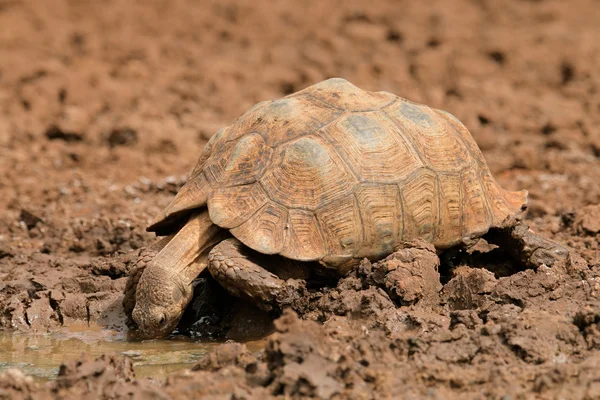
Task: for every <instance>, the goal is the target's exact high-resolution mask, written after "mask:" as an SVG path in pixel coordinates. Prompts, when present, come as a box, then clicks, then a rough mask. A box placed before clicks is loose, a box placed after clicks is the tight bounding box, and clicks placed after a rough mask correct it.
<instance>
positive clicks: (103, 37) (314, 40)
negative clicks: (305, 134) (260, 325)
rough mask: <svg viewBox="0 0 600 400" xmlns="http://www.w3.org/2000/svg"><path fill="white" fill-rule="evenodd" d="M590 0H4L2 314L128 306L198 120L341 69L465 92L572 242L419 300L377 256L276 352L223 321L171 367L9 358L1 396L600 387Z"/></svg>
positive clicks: (472, 123)
mask: <svg viewBox="0 0 600 400" xmlns="http://www.w3.org/2000/svg"><path fill="white" fill-rule="evenodd" d="M599 7H600V3H599V2H598V1H597V0H570V1H568V2H566V1H561V0H501V1H492V0H436V1H428V2H425V1H422V2H418V1H408V0H405V1H401V0H399V1H394V0H370V1H368V2H364V1H358V0H356V1H355V0H352V1H338V2H334V1H317V0H307V1H302V2H293V1H283V0H275V1H266V0H264V1H258V0H256V1H243V0H238V1H231V0H219V1H216V0H215V1H208V0H206V1H191V0H188V1H184V0H172V1H166V0H165V1H144V2H130V1H125V0H106V1H96V2H85V1H74V0H72V1H68V0H64V1H61V0H47V1H33V0H32V1H20V0H0V329H1V330H6V331H8V330H21V331H28V332H29V331H36V332H46V331H48V330H56V329H59V328H60V327H61V326H66V325H68V324H69V323H71V322H76V321H81V320H83V321H88V322H94V323H100V324H101V325H103V326H106V327H109V328H116V329H121V327H122V326H123V320H122V311H121V309H120V301H121V297H120V296H121V292H122V290H123V288H124V285H125V279H126V274H127V271H128V268H129V267H130V265H131V262H132V260H133V259H135V257H136V255H137V253H136V251H137V250H138V249H139V248H141V247H142V246H145V245H147V244H149V243H150V242H151V241H152V240H153V235H150V234H148V233H146V232H145V230H144V228H145V226H146V225H147V224H148V223H149V221H150V220H151V219H152V217H153V216H154V215H156V214H157V213H158V212H159V210H160V209H162V208H163V207H164V206H165V205H166V204H167V203H168V202H169V201H170V199H171V198H172V197H173V195H174V194H175V193H176V191H177V190H178V188H179V187H181V185H182V184H183V183H184V182H185V180H186V174H187V173H188V172H189V171H190V170H191V168H192V167H193V166H194V164H195V161H196V159H197V157H198V156H199V154H200V151H201V149H202V147H203V146H204V144H205V143H206V141H207V139H208V138H210V136H211V135H212V134H213V133H214V132H216V130H217V129H218V128H220V127H222V126H226V125H228V124H230V123H231V122H232V121H233V120H234V119H235V118H236V117H237V116H239V115H241V114H242V113H243V112H245V111H246V110H247V109H248V108H250V107H251V106H252V105H253V104H255V103H256V102H258V101H261V100H267V99H274V98H278V97H282V96H285V95H287V94H290V93H292V92H295V91H297V90H300V89H303V88H305V87H307V86H309V85H311V84H313V83H316V82H318V81H321V80H323V79H326V78H329V77H334V76H340V77H343V78H345V79H348V80H349V81H351V82H352V83H354V84H356V85H357V86H359V87H361V88H364V89H367V90H387V91H390V92H393V93H396V94H398V95H400V96H402V97H405V98H408V99H410V100H413V101H416V102H422V103H426V104H428V105H430V106H433V107H436V108H441V109H444V110H447V111H450V112H451V113H453V114H454V115H456V116H457V117H458V118H459V119H460V120H461V121H463V122H464V123H465V124H466V126H467V127H468V128H469V130H470V131H471V133H472V134H473V136H474V138H475V139H476V141H477V143H478V144H479V146H480V147H481V149H482V151H483V153H484V155H485V157H486V160H487V161H488V164H489V166H490V168H491V170H492V172H493V173H494V175H495V177H496V179H497V180H498V181H499V183H500V184H501V185H502V186H503V187H504V188H506V189H510V190H517V189H527V190H529V193H530V209H529V213H528V215H527V222H528V223H529V225H530V226H531V227H532V228H533V229H534V230H536V231H537V232H540V233H542V234H543V235H545V236H547V237H551V238H554V239H555V240H558V241H560V242H562V243H564V244H567V245H568V246H570V248H571V249H572V250H573V252H574V254H576V255H577V256H576V257H575V258H574V261H573V262H572V265H570V266H567V267H565V268H562V269H557V270H548V269H543V268H542V269H539V270H535V271H534V270H527V271H516V270H511V271H510V273H506V271H500V270H497V269H496V270H494V269H493V268H487V267H486V265H485V262H484V263H483V264H484V265H481V262H480V263H479V264H478V265H476V264H477V263H476V262H473V263H471V264H469V263H466V264H467V265H462V266H461V267H459V268H456V269H455V270H453V271H450V272H448V275H447V276H445V278H444V277H442V278H443V279H442V283H443V284H444V288H443V289H442V291H441V292H440V293H437V289H439V288H437V289H435V290H433V292H431V290H430V289H427V284H425V283H423V282H422V281H419V282H421V283H422V284H423V285H424V286H423V287H422V288H421V289H419V290H421V295H416V296H414V297H413V298H412V300H408V301H406V300H402V299H400V300H398V299H395V298H391V299H390V298H389V297H388V296H387V295H386V294H385V293H383V292H381V291H378V290H376V289H374V284H373V282H372V280H370V278H369V272H368V271H370V270H369V268H371V267H372V268H376V267H373V266H363V267H364V268H363V270H364V271H367V272H364V271H363V274H362V275H361V274H360V273H357V274H356V275H355V276H353V277H348V278H346V279H345V280H343V281H341V282H340V283H339V284H338V286H337V287H336V288H333V289H332V292H331V293H326V294H323V296H322V298H320V299H318V300H315V302H316V303H315V304H317V303H318V302H320V303H318V304H320V305H319V307H320V308H319V307H317V308H316V310H317V311H315V309H311V310H304V311H306V312H304V313H303V312H302V311H299V313H300V317H303V318H301V319H298V317H297V316H296V315H295V314H292V313H289V314H285V315H284V316H283V317H282V318H281V319H279V320H278V321H276V333H275V334H274V336H272V337H271V338H270V339H269V341H268V344H267V349H266V350H265V351H264V352H259V353H257V354H251V353H249V352H248V351H247V349H245V348H244V347H243V346H242V345H238V344H227V345H225V346H224V347H222V348H221V350H219V351H217V352H215V353H213V354H211V356H210V357H207V358H206V359H205V360H204V361H201V362H200V363H199V364H198V365H196V366H195V367H194V371H189V370H188V371H184V372H181V373H178V374H175V375H173V376H171V377H169V380H168V381H167V383H166V384H165V385H162V386H161V385H155V384H152V383H149V382H147V381H144V380H138V381H136V380H135V378H134V375H133V372H132V367H131V362H130V361H129V360H128V359H126V358H123V357H121V358H118V357H117V358H114V357H113V358H111V356H108V355H107V356H106V357H103V358H101V359H98V360H91V359H90V360H86V359H82V360H80V361H78V362H77V363H75V362H74V363H72V364H69V365H65V366H64V367H63V368H62V369H61V372H60V374H62V375H60V376H59V379H58V380H57V381H56V382H55V383H53V384H52V385H53V386H52V387H51V388H50V387H42V386H40V385H37V384H35V383H32V382H31V380H28V378H26V377H24V376H22V375H19V374H18V373H16V372H14V371H13V372H11V374H12V375H11V374H8V375H7V374H4V375H1V376H0V398H1V397H2V396H3V395H6V396H15V397H19V396H21V397H22V398H25V397H26V396H27V395H32V396H34V397H36V398H43V397H44V396H45V397H62V398H69V397H70V396H80V395H82V394H85V393H92V394H94V395H96V396H97V397H102V398H115V397H127V396H129V395H133V394H135V395H139V396H142V395H143V396H154V397H155V398H167V397H173V398H184V397H186V398H189V396H193V395H207V396H213V397H217V396H223V397H222V398H238V399H240V398H266V397H267V396H291V397H303V396H304V397H307V396H312V397H320V398H330V397H332V396H338V397H340V398H345V397H355V398H385V397H396V396H405V397H407V398H423V397H427V398H498V399H500V398H503V399H509V398H586V397H587V398H590V399H591V398H599V397H600V373H599V372H598V371H599V370H600V369H599V367H600V353H599V349H600V301H598V299H597V296H598V290H599V289H600V265H599V263H600V247H599V245H598V239H599V237H600V72H598V71H599V70H600V40H598V39H599V38H600V24H599V23H598V9H599ZM579 256H580V257H581V258H579ZM480 261H481V260H480ZM419 265H420V264H419ZM482 267H483V268H482ZM486 268H487V269H486ZM490 271H491V272H490ZM417 275H418V273H417ZM423 276H425V277H426V276H427V275H426V274H425V275H423ZM413 278H414V277H413ZM417 281H418V279H417ZM425 281H427V279H425ZM428 290H429V292H428ZM336 291H338V292H339V293H338V294H335V293H336ZM430 292H431V293H434V297H435V296H438V297H435V299H434V301H433V302H432V301H430V300H431V299H430V297H428V296H429V295H426V294H427V293H430ZM336 296H337V297H336ZM400 297H401V296H400ZM340 299H346V301H342V300H340ZM425 299H429V300H427V301H425ZM314 321H318V322H317V323H316V322H314ZM315 371H318V374H316V373H315ZM111 396H112V397H111ZM503 396H504V397H503ZM507 396H508V397H507Z"/></svg>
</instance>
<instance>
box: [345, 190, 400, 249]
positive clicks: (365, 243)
mask: <svg viewBox="0 0 600 400" xmlns="http://www.w3.org/2000/svg"><path fill="white" fill-rule="evenodd" d="M356 199H357V201H358V206H359V211H360V214H361V219H362V225H363V240H362V246H361V247H360V249H359V250H358V252H357V253H356V254H355V255H354V257H355V258H364V257H367V258H369V259H372V260H375V259H379V258H381V257H383V256H385V255H388V254H390V253H392V252H393V251H394V247H395V246H396V244H398V243H399V242H400V240H401V239H402V230H403V219H404V218H403V215H402V203H401V200H400V190H399V188H398V186H397V185H380V184H362V185H360V186H359V187H358V188H357V190H356Z"/></svg>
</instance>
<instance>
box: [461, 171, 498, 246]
mask: <svg viewBox="0 0 600 400" xmlns="http://www.w3.org/2000/svg"><path fill="white" fill-rule="evenodd" d="M462 187H463V189H462V190H463V210H464V211H463V229H462V235H463V236H471V237H473V236H479V235H481V234H484V233H486V232H487V231H488V229H489V228H490V225H491V223H492V221H491V217H490V212H489V207H488V204H487V201H486V193H485V192H484V191H483V188H482V186H481V183H480V179H479V168H477V166H476V165H474V166H471V167H470V168H467V169H465V170H464V171H463V173H462Z"/></svg>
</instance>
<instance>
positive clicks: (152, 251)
mask: <svg viewBox="0 0 600 400" xmlns="http://www.w3.org/2000/svg"><path fill="white" fill-rule="evenodd" d="M173 236H174V235H170V236H165V237H163V238H161V239H160V240H157V241H156V242H154V243H152V244H151V245H150V246H148V247H145V248H143V249H142V250H141V251H140V255H139V257H138V259H137V260H136V262H135V264H133V267H132V268H131V270H130V271H129V276H128V278H127V283H126V284H125V292H124V294H123V309H124V310H125V315H126V316H127V322H128V323H129V324H133V319H132V317H131V313H132V312H133V309H134V308H135V293H136V291H137V285H138V282H139V280H140V277H141V276H142V273H143V272H144V270H145V269H146V266H148V264H149V263H150V261H152V259H154V257H155V256H156V255H157V254H158V253H159V252H160V251H161V250H162V249H163V247H165V246H166V245H167V243H169V242H170V241H171V239H173Z"/></svg>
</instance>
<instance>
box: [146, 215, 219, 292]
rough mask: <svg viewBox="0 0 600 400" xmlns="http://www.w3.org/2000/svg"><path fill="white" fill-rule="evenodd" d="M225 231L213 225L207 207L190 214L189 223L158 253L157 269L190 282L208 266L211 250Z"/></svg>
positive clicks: (155, 259)
mask: <svg viewBox="0 0 600 400" xmlns="http://www.w3.org/2000/svg"><path fill="white" fill-rule="evenodd" d="M222 236H223V231H222V230H221V228H219V227H218V226H217V225H215V224H213V223H212V221H211V220H210V218H209V216H208V211H207V209H206V208H203V209H201V210H199V212H197V213H194V214H192V215H191V216H190V218H189V220H188V221H187V223H186V224H185V225H184V226H183V227H182V228H181V229H180V230H179V232H177V233H176V234H175V235H174V236H173V239H171V240H170V241H169V243H167V245H166V246H165V247H164V248H163V249H162V250H161V251H160V252H159V253H158V254H157V255H156V257H155V258H154V260H153V264H154V268H161V269H164V270H165V271H166V272H168V273H170V274H172V275H174V276H177V277H178V278H179V279H181V281H182V282H183V283H184V284H186V285H191V283H192V281H193V280H194V279H196V277H197V276H198V274H200V273H201V272H202V270H203V269H204V268H206V265H207V264H206V261H207V259H208V252H209V251H210V249H211V248H212V247H213V246H214V245H215V244H216V243H218V242H219V241H220V240H221V238H222Z"/></svg>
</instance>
